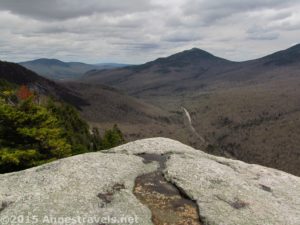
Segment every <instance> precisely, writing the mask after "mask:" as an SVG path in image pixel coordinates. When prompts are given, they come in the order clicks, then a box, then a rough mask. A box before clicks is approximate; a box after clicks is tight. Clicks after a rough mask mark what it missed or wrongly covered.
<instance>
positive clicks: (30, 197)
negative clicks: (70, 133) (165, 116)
mask: <svg viewBox="0 0 300 225" xmlns="http://www.w3.org/2000/svg"><path fill="white" fill-rule="evenodd" d="M143 153H147V154H168V156H169V158H168V160H167V162H166V168H165V169H164V171H163V173H164V176H165V178H166V179H167V180H168V181H169V182H171V183H172V184H174V185H175V186H176V187H178V188H179V189H180V190H182V192H184V193H185V194H186V195H187V196H188V197H189V198H190V199H192V200H194V201H196V203H197V205H198V208H199V215H200V218H201V222H202V224H208V225H241V224H243V225H299V224H300V178H299V177H296V176H293V175H290V174H287V173H285V172H282V171H279V170H275V169H271V168H266V167H262V166H258V165H250V164H246V163H243V162H240V161H237V160H230V159H225V158H221V157H215V156H211V155H208V154H206V153H204V152H202V151H199V150H195V149H193V148H191V147H188V146H186V145H183V144H182V143H180V142H177V141H173V140H170V139H166V138H151V139H145V140H140V141H135V142H131V143H128V144H125V145H122V146H119V147H117V148H113V149H110V150H108V151H106V152H103V153H89V154H84V155H78V156H74V157H70V158H66V159H62V160H58V161H56V162H53V163H49V164H46V165H42V166H39V167H36V168H32V169H28V170H25V171H21V172H17V173H10V174H3V175H0V184H1V185H0V219H3V218H11V217H14V216H20V215H21V216H24V217H25V219H28V220H29V221H30V222H31V223H28V220H27V221H19V222H17V223H13V222H12V221H10V223H4V222H5V221H4V222H3V220H2V221H1V222H2V223H1V222H0V224H1V225H2V224H51V225H55V224H152V221H151V211H150V210H149V209H148V208H147V206H145V205H143V204H141V203H140V202H139V200H138V199H137V198H136V197H135V196H134V194H133V193H132V190H133V188H134V182H135V179H136V177H138V176H139V175H141V174H145V173H149V172H152V171H155V170H156V169H157V165H156V164H155V163H149V164H146V163H144V162H143V159H142V158H141V157H139V156H137V155H139V154H143ZM26 216H29V217H26ZM50 216H52V217H51V218H54V219H55V218H62V219H65V220H66V218H70V219H74V218H75V219H76V218H77V220H76V221H73V222H74V223H71V222H69V223H68V222H66V221H65V223H59V222H58V221H52V222H51V223H48V221H47V218H48V219H49V217H50ZM36 217H38V218H37V219H38V222H37V223H34V221H33V219H34V218H36ZM78 217H80V218H82V219H85V218H86V219H88V218H94V219H95V221H82V220H81V221H80V220H79V219H78ZM108 217H109V218H110V219H119V220H120V219H123V220H124V221H123V222H120V221H107V222H99V221H96V219H101V218H108ZM126 217H127V218H126ZM128 217H134V218H135V219H136V220H137V221H135V222H134V221H132V220H130V221H128V220H126V219H129V218H128ZM44 219H46V220H44ZM131 219H132V218H131Z"/></svg>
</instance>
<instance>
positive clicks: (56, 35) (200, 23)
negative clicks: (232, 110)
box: [0, 0, 300, 63]
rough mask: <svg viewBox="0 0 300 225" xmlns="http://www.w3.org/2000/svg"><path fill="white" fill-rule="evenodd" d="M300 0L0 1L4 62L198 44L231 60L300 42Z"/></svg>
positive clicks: (142, 57)
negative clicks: (299, 38)
mask: <svg viewBox="0 0 300 225" xmlns="http://www.w3.org/2000/svg"><path fill="white" fill-rule="evenodd" d="M299 10H300V2H299V1H298V0H286V1H282V0H252V1H241V0H226V1H225V0H110V1H104V0H85V1H82V0H81V1H79V0H0V29H1V35H0V47H1V51H0V60H1V59H2V60H10V61H24V60H29V59H33V58H39V57H49V58H59V59H61V60H66V61H85V62H92V63H96V62H108V61H115V62H124V63H142V62H145V61H149V60H153V59H155V58H157V57H162V56H167V55H170V54H173V53H176V52H178V51H182V50H185V49H189V48H193V47H198V48H202V49H204V50H207V51H210V52H212V53H213V54H215V55H218V56H221V57H225V58H228V59H231V60H244V59H250V58H255V57H259V56H262V55H265V54H267V53H269V52H274V51H276V50H280V49H284V48H286V47H289V46H290V45H291V44H294V43H297V42H299V40H298V38H297V37H299V36H300V15H299Z"/></svg>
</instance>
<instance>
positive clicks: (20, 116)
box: [0, 82, 124, 173]
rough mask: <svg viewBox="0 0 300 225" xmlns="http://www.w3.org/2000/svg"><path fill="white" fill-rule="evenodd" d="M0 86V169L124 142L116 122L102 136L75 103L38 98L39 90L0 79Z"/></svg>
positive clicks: (27, 166) (3, 170)
mask: <svg viewBox="0 0 300 225" xmlns="http://www.w3.org/2000/svg"><path fill="white" fill-rule="evenodd" d="M0 86H1V87H0V91H1V94H0V173H5V172H12V171H17V170H22V169H26V168H30V167H33V166H37V165H40V164H43V163H46V162H50V161H53V160H56V159H60V158H63V157H67V156H71V155H75V154H80V153H85V152H90V151H98V150H102V149H106V148H111V147H114V146H117V145H119V144H121V143H123V142H124V139H123V135H122V133H121V131H120V130H119V128H118V127H117V126H116V125H115V126H114V127H113V129H111V130H108V131H106V132H105V134H104V136H103V138H102V137H101V136H100V134H99V131H98V129H96V128H93V129H92V130H90V128H89V126H88V124H87V123H86V122H85V121H84V120H82V119H81V118H80V116H79V114H78V112H77V111H76V110H75V109H74V108H73V107H72V106H70V105H67V104H65V103H62V102H58V101H55V100H50V98H49V97H46V101H44V102H45V103H41V102H40V101H36V98H37V96H36V94H33V93H32V92H31V91H30V89H29V88H28V87H27V86H24V85H23V86H21V87H19V88H17V89H14V88H12V86H11V85H8V84H6V83H3V82H0Z"/></svg>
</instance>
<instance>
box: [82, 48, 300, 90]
mask: <svg viewBox="0 0 300 225" xmlns="http://www.w3.org/2000/svg"><path fill="white" fill-rule="evenodd" d="M299 59H300V45H295V46H293V47H291V48H289V49H286V50H283V51H279V52H276V53H273V54H271V55H268V56H265V57H262V58H259V59H255V60H249V61H244V62H233V61H229V60H226V59H223V58H220V57H217V56H214V55H213V54H211V53H209V52H206V51H204V50H201V49H197V48H193V49H190V50H186V51H183V52H180V53H177V54H174V55H171V56H169V57H165V58H158V59H156V60H154V61H151V62H148V63H145V64H142V65H137V66H128V67H124V68H117V69H112V70H94V71H90V72H89V73H87V74H86V76H85V77H84V78H83V80H84V81H85V82H93V83H95V82H96V83H101V84H107V85H111V86H114V87H116V88H120V89H122V90H124V91H128V92H129V93H131V94H133V95H137V96H147V95H152V94H157V93H158V92H160V93H164V94H171V93H178V92H182V91H186V90H189V91H195V90H199V89H203V87H212V86H215V85H217V84H219V83H234V82H247V81H250V80H253V79H257V78H258V77H260V78H259V79H262V80H266V79H268V78H267V76H268V77H270V76H273V77H274V76H275V77H278V76H279V75H280V74H279V73H280V71H281V70H282V69H283V66H288V67H289V68H288V70H289V73H291V74H295V73H297V72H298V70H297V69H295V68H298V67H300V60H299ZM285 69H286V68H285ZM271 73H272V74H271Z"/></svg>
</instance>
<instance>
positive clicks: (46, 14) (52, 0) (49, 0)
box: [0, 0, 152, 20]
mask: <svg viewBox="0 0 300 225" xmlns="http://www.w3.org/2000/svg"><path fill="white" fill-rule="evenodd" d="M149 8H152V5H151V4H150V2H149V1H147V0H130V1H119V0H109V1H106V0H85V1H82V0H22V1H20V0H9V1H7V0H0V10H8V11H10V12H11V13H13V14H20V15H25V16H28V17H32V18H37V19H44V20H48V19H51V20H64V19H70V18H76V17H80V16H89V15H92V14H94V13H112V12H119V13H122V12H125V13H128V12H138V11H145V10H149Z"/></svg>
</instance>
